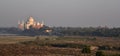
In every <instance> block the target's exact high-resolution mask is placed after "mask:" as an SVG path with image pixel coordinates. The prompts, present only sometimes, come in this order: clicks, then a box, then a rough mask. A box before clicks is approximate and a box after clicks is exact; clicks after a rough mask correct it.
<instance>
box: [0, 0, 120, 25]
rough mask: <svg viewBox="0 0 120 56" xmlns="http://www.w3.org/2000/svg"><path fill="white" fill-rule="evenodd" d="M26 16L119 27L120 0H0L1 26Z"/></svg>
mask: <svg viewBox="0 0 120 56" xmlns="http://www.w3.org/2000/svg"><path fill="white" fill-rule="evenodd" d="M29 16H33V17H34V18H35V19H36V20H37V21H42V20H44V21H45V24H46V25H48V26H72V27H89V26H94V27H96V26H105V25H107V26H109V27H120V0H0V27H11V26H17V22H18V20H26V19H27V18H28V17H29Z"/></svg>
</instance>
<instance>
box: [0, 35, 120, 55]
mask: <svg viewBox="0 0 120 56" xmlns="http://www.w3.org/2000/svg"><path fill="white" fill-rule="evenodd" d="M54 44H55V45H56V44H57V45H59V44H60V45H61V44H62V45H63V44H68V45H71V44H72V45H75V46H70V47H68V46H67V47H66V46H64V47H59V46H52V45H54ZM81 45H89V46H91V48H94V47H98V46H109V47H111V48H113V47H115V48H120V38H115V37H114V38H113V37H95V36H65V37H56V36H39V37H38V36H37V37H32V36H0V56H84V55H86V56H95V53H96V51H98V49H93V50H91V53H89V54H83V53H81V50H82V48H83V47H79V46H81ZM101 51H103V52H104V53H105V55H107V56H109V55H115V54H120V50H112V49H110V50H101Z"/></svg>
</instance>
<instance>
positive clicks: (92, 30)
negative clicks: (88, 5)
mask: <svg viewBox="0 0 120 56" xmlns="http://www.w3.org/2000/svg"><path fill="white" fill-rule="evenodd" d="M46 29H51V30H52V32H49V33H47V32H45V30H46ZM0 33H2V34H5V33H8V34H17V35H34V36H35V35H56V36H102V37H120V28H108V27H84V28H82V27H51V28H50V27H47V26H45V27H43V28H41V29H38V30H36V29H32V28H31V29H29V30H24V31H22V30H20V29H18V28H15V27H11V28H0Z"/></svg>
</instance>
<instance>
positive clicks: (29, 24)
mask: <svg viewBox="0 0 120 56" xmlns="http://www.w3.org/2000/svg"><path fill="white" fill-rule="evenodd" d="M43 26H44V22H41V23H40V22H37V21H35V19H34V18H33V17H31V16H30V17H29V18H28V19H27V21H26V22H24V21H22V22H21V21H18V28H19V29H21V30H24V29H30V28H34V29H40V28H42V27H43Z"/></svg>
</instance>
